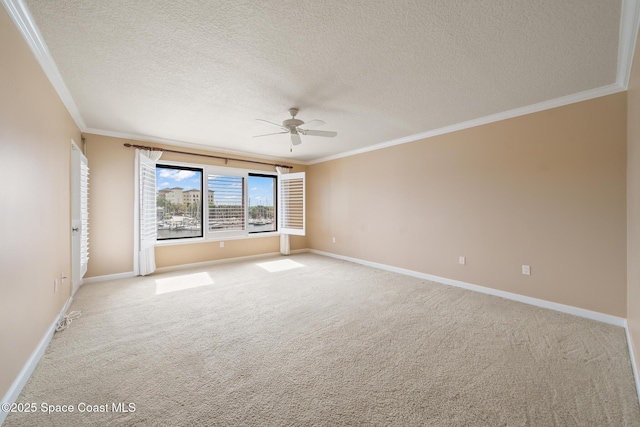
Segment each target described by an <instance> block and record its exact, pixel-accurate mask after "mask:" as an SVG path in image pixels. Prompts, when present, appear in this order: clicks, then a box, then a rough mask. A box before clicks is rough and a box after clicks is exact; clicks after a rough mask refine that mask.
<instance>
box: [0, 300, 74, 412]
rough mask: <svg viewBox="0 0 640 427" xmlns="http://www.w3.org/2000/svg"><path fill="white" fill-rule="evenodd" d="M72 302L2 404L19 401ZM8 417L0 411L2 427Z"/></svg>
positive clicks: (7, 393) (47, 334)
mask: <svg viewBox="0 0 640 427" xmlns="http://www.w3.org/2000/svg"><path fill="white" fill-rule="evenodd" d="M71 301H73V297H69V299H68V300H67V302H66V303H65V305H64V306H63V307H62V310H61V311H60V313H59V314H58V315H57V316H56V318H55V320H54V321H53V323H52V324H51V326H49V329H47V331H46V332H45V334H44V336H43V337H42V339H41V340H40V342H39V343H38V346H37V347H36V348H35V350H33V353H31V356H30V357H29V360H27V363H25V364H24V366H23V367H22V370H21V371H20V373H19V374H18V376H17V377H16V379H15V380H14V381H13V383H12V384H11V387H9V390H7V392H6V393H5V395H4V397H3V398H2V400H0V403H13V402H15V401H16V400H17V399H18V397H19V396H20V393H21V392H22V389H23V388H24V385H25V384H26V383H27V381H28V380H29V377H31V374H32V373H33V370H34V369H36V366H38V362H40V359H41V358H42V356H43V355H44V353H45V351H46V350H47V347H48V346H49V343H50V342H51V339H52V338H53V334H54V333H55V332H56V326H57V325H58V322H59V321H60V320H62V317H63V316H64V315H65V313H66V312H67V310H68V309H69V306H71ZM7 415H9V414H8V413H7V412H4V411H0V425H2V423H3V422H4V420H5V419H6V418H7Z"/></svg>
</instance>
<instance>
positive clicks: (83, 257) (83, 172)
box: [80, 154, 89, 277]
mask: <svg viewBox="0 0 640 427" xmlns="http://www.w3.org/2000/svg"><path fill="white" fill-rule="evenodd" d="M80 156H81V157H80V217H81V221H82V227H81V232H80V277H82V276H84V275H85V273H86V272H87V265H88V263H89V165H88V162H87V158H86V157H85V156H84V155H83V154H81V155H80Z"/></svg>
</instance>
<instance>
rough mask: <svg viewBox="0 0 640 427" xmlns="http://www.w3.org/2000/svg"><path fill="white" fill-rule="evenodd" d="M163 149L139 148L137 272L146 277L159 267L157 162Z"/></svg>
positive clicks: (135, 212)
mask: <svg viewBox="0 0 640 427" xmlns="http://www.w3.org/2000/svg"><path fill="white" fill-rule="evenodd" d="M161 155H162V152H161V151H151V150H136V154H135V162H134V164H135V167H134V185H135V189H136V190H135V200H134V204H133V216H134V223H133V228H134V234H133V235H134V239H133V273H134V274H135V275H141V276H146V275H147V274H151V273H153V272H154V271H155V270H156V259H155V249H154V247H155V243H156V233H157V220H156V161H158V159H159V158H160V156H161Z"/></svg>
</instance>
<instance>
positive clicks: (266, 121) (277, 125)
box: [256, 119, 289, 132]
mask: <svg viewBox="0 0 640 427" xmlns="http://www.w3.org/2000/svg"><path fill="white" fill-rule="evenodd" d="M256 120H257V121H259V122H264V123H267V124H270V125H271V126H275V127H277V128H280V129H282V130H284V131H286V132H289V129H287V128H286V127H284V126H282V125H279V124H277V123H273V122H270V121H268V120H262V119H256Z"/></svg>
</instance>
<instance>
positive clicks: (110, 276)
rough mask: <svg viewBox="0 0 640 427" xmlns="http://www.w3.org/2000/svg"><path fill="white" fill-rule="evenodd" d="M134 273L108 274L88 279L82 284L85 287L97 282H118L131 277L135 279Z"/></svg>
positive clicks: (83, 280)
mask: <svg viewBox="0 0 640 427" xmlns="http://www.w3.org/2000/svg"><path fill="white" fill-rule="evenodd" d="M134 276H135V274H133V271H128V272H126V273H116V274H107V275H104V276H94V277H87V278H86V279H82V284H83V285H85V284H87V283H95V282H107V281H109V280H118V279H127V278H129V277H134Z"/></svg>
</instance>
